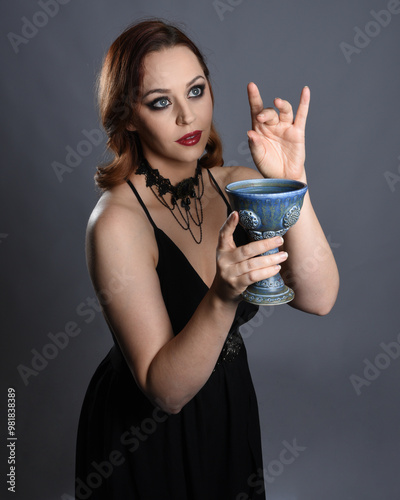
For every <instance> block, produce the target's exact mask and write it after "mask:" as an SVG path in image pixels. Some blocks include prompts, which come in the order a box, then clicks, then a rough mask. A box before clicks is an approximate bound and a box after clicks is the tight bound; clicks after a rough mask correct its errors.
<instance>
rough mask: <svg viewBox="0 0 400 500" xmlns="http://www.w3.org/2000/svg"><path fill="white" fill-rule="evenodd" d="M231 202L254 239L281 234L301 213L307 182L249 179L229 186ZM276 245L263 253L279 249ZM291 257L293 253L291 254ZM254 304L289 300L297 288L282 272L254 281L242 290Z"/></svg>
mask: <svg viewBox="0 0 400 500" xmlns="http://www.w3.org/2000/svg"><path fill="white" fill-rule="evenodd" d="M225 189H226V192H227V193H228V196H229V200H230V202H231V206H232V208H233V209H234V210H237V211H238V213H239V222H240V224H241V225H242V226H243V227H244V228H245V229H246V231H247V233H248V235H249V239H250V240H251V241H256V240H262V239H265V238H273V237H274V236H282V235H284V234H285V233H286V231H288V229H289V228H290V227H291V226H293V225H294V224H295V223H296V222H297V220H298V218H299V217H300V209H301V207H302V206H303V200H304V195H305V194H306V191H307V185H306V184H304V183H302V182H298V181H293V180H290V179H249V180H245V181H238V182H232V183H231V184H228V185H227V186H226V188H225ZM278 251H279V250H278V249H277V248H274V249H272V250H270V251H268V252H265V254H263V255H269V254H273V253H277V252H278ZM289 258H290V257H289ZM242 296H243V299H244V300H246V301H247V302H250V303H252V304H258V305H278V304H286V303H287V302H290V301H291V300H293V298H294V291H293V290H292V289H291V288H289V287H288V286H286V285H285V283H284V282H283V279H282V277H281V275H280V274H279V273H277V274H275V276H272V277H271V278H267V279H265V280H262V281H257V282H256V283H253V284H252V285H250V286H249V287H247V289H246V290H245V291H244V292H243V293H242Z"/></svg>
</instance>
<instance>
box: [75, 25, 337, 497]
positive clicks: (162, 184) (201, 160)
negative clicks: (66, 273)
mask: <svg viewBox="0 0 400 500" xmlns="http://www.w3.org/2000/svg"><path fill="white" fill-rule="evenodd" d="M248 97H249V103H250V109H251V119H252V130H251V131H249V132H248V136H249V144H250V149H251V152H252V155H253V159H254V162H255V165H256V167H257V169H258V171H256V170H253V169H249V168H245V167H229V168H226V167H225V168H223V167H222V164H223V160H222V155H221V143H220V140H219V137H218V135H217V133H216V131H215V129H214V126H213V123H212V111H213V95H212V90H211V85H210V80H209V73H208V69H207V67H206V65H205V63H204V60H203V58H202V56H201V54H200V53H199V51H198V49H197V48H196V46H195V45H194V44H193V43H192V42H191V41H190V40H189V39H188V38H187V37H186V36H185V35H184V34H183V33H182V32H181V31H180V30H178V29H176V28H174V27H172V26H170V25H166V24H164V23H163V22H160V21H145V22H142V23H139V24H137V25H135V26H133V27H130V28H129V29H127V30H126V31H125V32H124V33H123V34H122V35H121V36H120V37H119V38H118V39H117V40H116V41H115V42H114V43H113V45H112V46H111V48H110V49H109V51H108V53H107V56H106V58H105V61H104V65H103V69H102V72H101V76H100V81H99V102H100V111H101V116H102V121H103V124H104V127H105V129H106V131H107V134H108V137H109V142H108V146H109V148H110V150H112V151H113V152H114V154H115V158H114V160H113V161H112V162H111V163H110V164H108V165H106V166H103V167H99V168H98V173H97V175H96V180H97V183H98V185H99V186H100V187H101V188H102V189H103V191H104V192H103V195H102V196H101V198H100V200H99V202H98V204H97V206H96V208H95V209H94V211H93V213H92V216H91V217H90V221H89V225H88V233H87V257H88V266H89V270H90V274H91V278H92V281H93V284H94V287H95V289H96V292H97V294H98V297H99V300H100V301H101V303H102V306H103V311H104V316H105V318H106V320H107V322H108V324H109V326H110V330H111V332H112V335H113V338H114V341H115V346H114V347H113V349H112V350H111V352H110V353H109V354H108V355H107V357H106V358H105V359H104V360H103V362H102V363H101V365H100V366H99V368H98V369H97V371H96V373H95V375H94V377H93V379H92V381H91V383H90V386H89V388H88V392H87V395H86V398H85V402H84V405H83V408H82V413H81V418H80V424H79V432H78V445H77V465H76V473H77V480H76V497H77V498H78V499H80V498H91V499H94V498H95V499H100V498H101V499H105V498H107V499H128V498H132V499H145V500H152V499H154V500H161V499H162V500H200V499H201V500H213V499H219V500H220V499H226V500H233V499H234V500H243V499H250V498H252V499H256V498H257V499H259V498H265V494H264V487H263V478H262V469H263V466H262V457H261V440H260V429H259V421H258V410H257V402H256V398H255V394H254V389H253V385H252V381H251V377H250V373H249V369H248V364H247V357H246V351H245V347H244V345H243V341H242V338H241V337H240V333H239V332H238V326H239V325H240V324H243V323H244V322H245V321H247V320H248V319H250V318H251V317H252V316H253V315H254V314H255V312H256V310H257V308H256V307H255V306H253V305H251V304H248V303H245V302H241V301H240V294H241V292H242V291H243V290H244V289H245V288H246V287H247V286H248V285H249V284H250V283H253V282H255V281H258V280H262V279H265V278H268V277H270V276H273V275H274V274H276V273H277V271H278V270H279V269H280V268H281V267H282V272H284V275H285V279H286V280H287V281H290V283H291V284H292V287H293V288H294V289H295V292H296V297H295V299H294V301H293V302H292V303H291V305H293V306H295V307H297V308H299V309H301V310H303V311H306V312H310V313H314V314H326V313H328V312H329V310H330V309H331V307H332V306H333V304H334V302H335V299H336V295H337V290H338V274H337V269H336V265H335V261H334V258H333V256H332V253H331V251H330V248H329V245H328V243H327V241H326V239H325V237H324V234H323V232H322V229H321V227H320V225H319V223H318V219H317V217H316V215H315V213H314V211H313V208H312V206H311V202H310V198H309V195H308V194H307V195H306V198H305V201H304V205H303V208H302V212H301V216H300V219H299V221H298V222H297V224H296V225H295V226H294V227H293V228H292V229H291V230H290V231H289V233H288V234H287V236H285V242H284V243H283V240H282V238H280V237H277V238H273V239H271V240H263V241H257V242H252V243H246V239H245V235H244V234H243V230H242V229H241V228H240V226H238V225H237V224H238V214H237V213H236V212H231V210H230V207H229V204H228V202H227V200H226V198H225V196H224V194H223V189H224V187H225V186H226V185H227V184H228V183H230V182H232V181H236V180H241V179H248V178H253V177H254V178H256V177H262V176H264V177H279V178H283V177H287V178H291V179H297V180H300V181H303V182H304V181H306V175H305V170H304V159H305V148H304V130H305V123H306V117H307V111H308V105H309V100H310V91H309V89H308V88H307V87H305V88H304V89H303V91H302V94H301V98H300V104H299V108H298V111H297V114H296V118H295V120H294V121H293V113H292V107H291V105H290V104H289V103H288V102H287V101H284V100H282V99H275V101H274V104H275V106H276V107H277V109H278V110H279V114H278V113H277V112H276V111H275V110H273V109H272V108H266V109H264V107H263V103H262V100H261V97H260V94H259V91H258V89H257V87H256V85H255V84H254V83H250V84H249V85H248ZM204 151H205V153H204ZM203 153H204V154H203ZM228 214H230V215H229V217H228V218H227V216H228ZM276 247H282V248H284V250H282V251H280V252H278V253H275V254H273V255H268V256H265V255H264V256H262V255H261V254H262V253H264V252H266V251H267V250H270V249H272V248H276ZM316 249H318V256H319V258H318V259H316V265H315V266H314V268H313V271H312V272H308V273H307V272H305V270H304V269H302V261H303V260H304V258H305V257H309V256H310V255H313V252H315V250H316ZM288 256H289V257H288ZM327 284H328V285H327Z"/></svg>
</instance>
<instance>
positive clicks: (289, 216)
mask: <svg viewBox="0 0 400 500" xmlns="http://www.w3.org/2000/svg"><path fill="white" fill-rule="evenodd" d="M299 217H300V207H298V206H297V205H295V206H294V207H292V208H291V209H290V210H288V211H287V212H286V214H285V216H284V217H283V225H284V226H285V227H287V228H288V229H289V227H291V226H293V225H294V224H296V222H297V221H298V220H299Z"/></svg>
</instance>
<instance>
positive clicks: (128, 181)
mask: <svg viewBox="0 0 400 500" xmlns="http://www.w3.org/2000/svg"><path fill="white" fill-rule="evenodd" d="M126 182H127V183H128V184H129V187H130V188H131V189H132V191H133V192H134V194H135V196H136V198H137V199H138V202H139V203H140V205H141V206H142V208H143V210H144V212H145V214H146V215H147V218H148V219H149V221H150V222H151V225H152V226H153V227H154V229H157V226H156V224H155V222H154V221H153V219H152V218H151V215H150V212H149V211H148V210H147V207H146V205H145V204H144V201H143V200H142V198H141V197H140V194H139V193H138V191H137V189H136V188H135V186H134V185H133V184H132V182H131V181H130V180H129V179H127V180H126Z"/></svg>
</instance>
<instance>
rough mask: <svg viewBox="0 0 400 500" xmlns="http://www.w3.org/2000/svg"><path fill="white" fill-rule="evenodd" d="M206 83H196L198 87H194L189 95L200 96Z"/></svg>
mask: <svg viewBox="0 0 400 500" xmlns="http://www.w3.org/2000/svg"><path fill="white" fill-rule="evenodd" d="M204 88H205V85H196V87H192V88H191V89H190V92H189V94H188V96H189V97H200V96H201V95H202V94H203V92H204Z"/></svg>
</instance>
